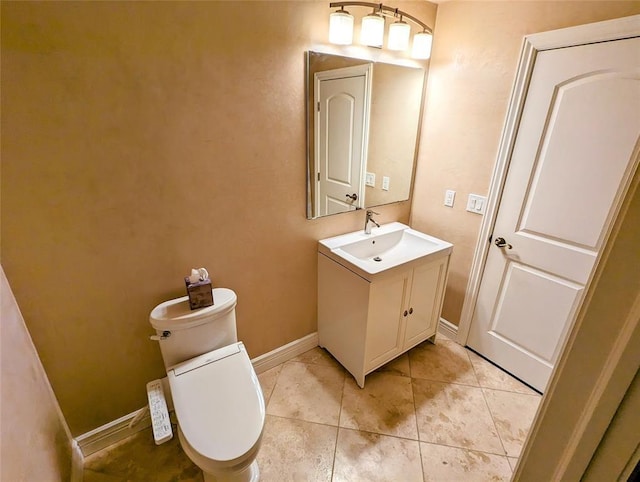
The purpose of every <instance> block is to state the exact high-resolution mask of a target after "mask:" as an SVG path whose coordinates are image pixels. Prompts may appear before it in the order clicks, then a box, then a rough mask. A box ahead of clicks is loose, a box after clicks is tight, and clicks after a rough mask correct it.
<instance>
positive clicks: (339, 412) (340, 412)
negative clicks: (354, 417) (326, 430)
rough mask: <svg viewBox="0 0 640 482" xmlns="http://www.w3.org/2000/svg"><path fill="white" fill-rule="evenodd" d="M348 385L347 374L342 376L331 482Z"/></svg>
mask: <svg viewBox="0 0 640 482" xmlns="http://www.w3.org/2000/svg"><path fill="white" fill-rule="evenodd" d="M346 384H347V374H346V373H343V374H342V390H341V392H340V410H339V411H338V426H337V427H336V443H335V446H334V447H333V463H332V464H331V478H330V479H329V480H333V476H334V474H335V471H336V455H337V454H338V437H339V436H340V418H341V417H342V403H343V401H344V389H345V386H346Z"/></svg>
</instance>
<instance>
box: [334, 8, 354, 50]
mask: <svg viewBox="0 0 640 482" xmlns="http://www.w3.org/2000/svg"><path fill="white" fill-rule="evenodd" d="M329 42H331V43H332V44H338V45H351V43H352V42H353V15H351V14H350V13H349V12H347V11H346V10H345V9H344V7H342V8H341V9H340V10H338V11H337V12H333V13H332V14H331V15H329Z"/></svg>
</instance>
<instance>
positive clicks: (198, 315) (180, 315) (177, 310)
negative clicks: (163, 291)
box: [149, 288, 238, 330]
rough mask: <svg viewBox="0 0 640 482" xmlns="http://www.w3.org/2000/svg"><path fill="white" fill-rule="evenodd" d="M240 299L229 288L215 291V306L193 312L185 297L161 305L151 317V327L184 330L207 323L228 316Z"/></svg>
mask: <svg viewBox="0 0 640 482" xmlns="http://www.w3.org/2000/svg"><path fill="white" fill-rule="evenodd" d="M237 301H238V297H237V296H236V294H235V293H234V292H233V291H232V290H230V289H228V288H214V289H213V305H212V306H207V307H206V308H200V309H197V310H192V309H191V308H190V307H189V297H188V296H183V297H182V298H176V299H174V300H169V301H165V302H164V303H160V304H159V305H158V306H156V307H155V308H154V309H153V310H151V314H150V315H149V321H150V322H151V326H153V327H154V328H155V329H156V330H182V329H186V328H193V327H194V326H198V325H201V324H203V323H207V322H209V321H211V320H212V319H215V318H217V317H219V316H223V315H226V314H227V313H229V312H230V311H231V310H233V309H234V308H235V307H236V303H237Z"/></svg>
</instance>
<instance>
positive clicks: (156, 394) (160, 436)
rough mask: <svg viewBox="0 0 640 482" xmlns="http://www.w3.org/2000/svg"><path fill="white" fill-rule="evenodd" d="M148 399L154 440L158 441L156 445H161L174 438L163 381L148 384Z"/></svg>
mask: <svg viewBox="0 0 640 482" xmlns="http://www.w3.org/2000/svg"><path fill="white" fill-rule="evenodd" d="M147 398H148V399H149V413H150V414H151V424H152V426H153V438H154V440H155V441H156V445H160V444H161V443H164V442H166V441H167V440H171V438H172V437H173V431H172V430H171V421H170V420H169V411H168V410H167V401H166V400H165V398H164V390H163V389H162V380H160V379H158V380H153V381H152V382H149V383H147Z"/></svg>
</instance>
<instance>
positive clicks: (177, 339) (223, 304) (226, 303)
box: [149, 288, 238, 368]
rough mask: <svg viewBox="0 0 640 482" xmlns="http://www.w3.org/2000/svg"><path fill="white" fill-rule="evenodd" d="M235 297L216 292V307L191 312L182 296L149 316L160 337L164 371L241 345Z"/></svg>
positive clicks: (224, 289) (214, 305)
mask: <svg viewBox="0 0 640 482" xmlns="http://www.w3.org/2000/svg"><path fill="white" fill-rule="evenodd" d="M237 300H238V298H237V296H236V294H235V293H234V292H233V291H232V290H230V289H227V288H214V289H213V306H208V307H206V308H200V309H197V310H191V309H190V308H189V297H188V296H183V297H182V298H176V299H174V300H169V301H165V302H164V303H160V304H159V305H158V306H156V307H155V308H154V309H153V310H152V311H151V314H150V315H149V321H150V322H151V326H153V328H155V330H156V334H157V335H158V336H160V340H159V341H158V343H159V344H160V352H161V353H162V359H163V360H164V366H165V368H169V367H171V366H173V365H175V364H177V363H180V362H183V361H186V360H189V359H191V358H193V357H195V356H198V355H202V354H203V353H207V352H209V351H211V350H215V349H217V348H222V347H223V346H227V345H230V344H232V343H235V342H237V341H238V335H237V332H236V309H235V308H236V303H237Z"/></svg>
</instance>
